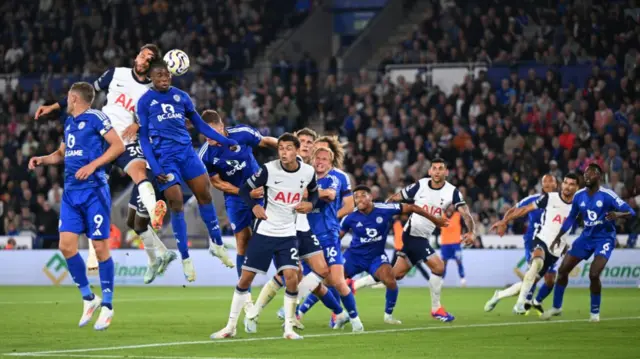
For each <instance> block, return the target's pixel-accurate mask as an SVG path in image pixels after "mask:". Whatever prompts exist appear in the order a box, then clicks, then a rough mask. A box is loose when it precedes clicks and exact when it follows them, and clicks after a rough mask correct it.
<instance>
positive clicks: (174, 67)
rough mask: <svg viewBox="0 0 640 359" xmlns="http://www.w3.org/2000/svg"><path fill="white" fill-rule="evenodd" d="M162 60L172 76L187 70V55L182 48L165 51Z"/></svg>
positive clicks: (180, 74)
mask: <svg viewBox="0 0 640 359" xmlns="http://www.w3.org/2000/svg"><path fill="white" fill-rule="evenodd" d="M163 60H164V62H166V63H167V68H168V69H169V72H171V74H172V75H173V76H182V75H184V74H186V73H187V71H189V56H187V54H186V53H185V52H184V51H182V50H178V49H173V50H171V51H169V52H167V53H166V54H165V55H164V58H163Z"/></svg>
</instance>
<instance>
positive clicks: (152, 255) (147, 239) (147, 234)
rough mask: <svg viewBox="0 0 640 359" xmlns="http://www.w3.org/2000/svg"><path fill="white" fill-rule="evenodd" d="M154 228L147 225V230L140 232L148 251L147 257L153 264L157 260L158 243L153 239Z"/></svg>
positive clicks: (145, 249)
mask: <svg viewBox="0 0 640 359" xmlns="http://www.w3.org/2000/svg"><path fill="white" fill-rule="evenodd" d="M152 233H153V230H151V229H150V227H147V230H146V231H144V232H142V233H140V238H142V243H143V244H144V251H145V252H147V259H148V260H149V264H153V262H155V261H156V245H155V242H154V240H153V234H152Z"/></svg>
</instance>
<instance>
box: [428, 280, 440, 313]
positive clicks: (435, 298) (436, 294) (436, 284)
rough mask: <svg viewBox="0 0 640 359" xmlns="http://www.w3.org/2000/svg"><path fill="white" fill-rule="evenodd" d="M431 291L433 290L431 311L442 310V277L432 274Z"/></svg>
mask: <svg viewBox="0 0 640 359" xmlns="http://www.w3.org/2000/svg"><path fill="white" fill-rule="evenodd" d="M429 289H430V290H431V310H432V311H436V310H438V309H440V307H441V305H440V292H441V291H442V277H441V276H439V275H435V274H431V277H430V278H429Z"/></svg>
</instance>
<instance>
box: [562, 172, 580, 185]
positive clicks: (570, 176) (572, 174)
mask: <svg viewBox="0 0 640 359" xmlns="http://www.w3.org/2000/svg"><path fill="white" fill-rule="evenodd" d="M564 178H565V179H572V180H574V181H576V182H578V183H579V182H580V177H578V175H577V174H576V173H575V172H569V173H567V174H566V175H564Z"/></svg>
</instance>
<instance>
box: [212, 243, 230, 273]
mask: <svg viewBox="0 0 640 359" xmlns="http://www.w3.org/2000/svg"><path fill="white" fill-rule="evenodd" d="M209 253H211V255H212V256H214V257H218V259H220V261H221V262H222V264H224V265H225V266H226V267H227V268H233V267H235V266H236V265H235V264H234V263H233V261H231V258H229V254H228V253H227V249H226V248H225V247H224V245H217V244H215V243H213V242H211V244H209Z"/></svg>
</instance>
